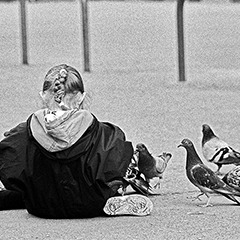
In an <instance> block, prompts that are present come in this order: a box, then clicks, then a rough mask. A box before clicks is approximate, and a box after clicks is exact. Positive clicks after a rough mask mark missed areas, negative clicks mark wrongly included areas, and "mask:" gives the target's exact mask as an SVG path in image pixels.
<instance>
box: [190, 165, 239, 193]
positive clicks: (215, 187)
mask: <svg viewBox="0 0 240 240" xmlns="http://www.w3.org/2000/svg"><path fill="white" fill-rule="evenodd" d="M192 176H193V178H194V179H195V181H196V183H197V184H198V185H199V187H200V188H201V187H203V188H206V189H209V190H212V191H214V192H216V193H219V194H222V195H224V196H225V197H226V195H237V196H240V192H238V191H235V190H234V189H233V188H231V187H229V186H228V185H227V184H226V183H225V182H223V181H222V180H221V179H220V178H219V177H218V176H217V175H216V174H215V173H214V172H213V171H212V170H211V169H210V168H208V167H207V166H205V165H203V164H198V165H196V166H195V167H194V168H193V169H192Z"/></svg>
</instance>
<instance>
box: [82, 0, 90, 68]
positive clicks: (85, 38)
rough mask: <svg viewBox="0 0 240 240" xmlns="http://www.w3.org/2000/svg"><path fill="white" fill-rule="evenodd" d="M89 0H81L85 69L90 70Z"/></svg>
mask: <svg viewBox="0 0 240 240" xmlns="http://www.w3.org/2000/svg"><path fill="white" fill-rule="evenodd" d="M87 2H88V0H81V4H82V26H83V51H84V52H83V54H84V71H85V72H90V66H89V65H90V64H89V61H90V60H89V36H88V6H87Z"/></svg>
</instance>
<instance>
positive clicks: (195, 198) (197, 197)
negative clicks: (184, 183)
mask: <svg viewBox="0 0 240 240" xmlns="http://www.w3.org/2000/svg"><path fill="white" fill-rule="evenodd" d="M203 194H204V192H201V193H199V194H198V195H197V196H195V197H193V196H192V197H189V198H192V201H195V200H197V199H198V200H199V201H202V199H201V198H199V197H200V196H202V195H203Z"/></svg>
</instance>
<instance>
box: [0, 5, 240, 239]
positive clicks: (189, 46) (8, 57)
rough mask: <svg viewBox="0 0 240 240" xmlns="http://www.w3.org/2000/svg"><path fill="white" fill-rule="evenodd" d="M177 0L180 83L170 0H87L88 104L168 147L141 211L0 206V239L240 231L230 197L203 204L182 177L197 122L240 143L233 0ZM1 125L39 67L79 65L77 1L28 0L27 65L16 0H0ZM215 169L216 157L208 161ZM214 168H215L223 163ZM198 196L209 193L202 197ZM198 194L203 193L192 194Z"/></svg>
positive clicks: (152, 143) (33, 92)
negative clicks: (43, 213) (182, 49)
mask: <svg viewBox="0 0 240 240" xmlns="http://www.w3.org/2000/svg"><path fill="white" fill-rule="evenodd" d="M219 2H221V3H220V4H217V1H214V3H210V1H202V2H201V3H197V2H192V3H190V2H186V4H185V34H186V35H185V36H186V76H187V82H184V83H180V82H178V76H177V48H176V22H175V20H176V16H175V12H176V11H175V10H176V3H175V2H173V1H169V2H126V3H124V2H90V4H89V20H90V40H91V41H90V44H91V45H90V46H91V48H90V50H91V68H92V71H91V72H90V73H83V78H84V80H85V83H86V86H87V89H88V90H89V91H91V93H92V95H93V104H92V112H93V113H94V114H95V115H96V116H97V117H98V118H99V120H101V121H110V122H113V123H115V124H117V125H119V126H121V128H122V129H123V130H124V131H125V132H126V135H127V138H128V139H129V140H131V141H132V142H133V144H134V145H135V144H136V143H138V142H143V143H145V144H146V145H147V146H148V147H149V149H150V151H151V152H153V153H161V152H163V151H169V152H171V153H172V154H173V157H172V160H171V161H170V163H169V165H168V168H167V170H166V172H165V175H164V179H163V182H162V185H161V189H160V191H159V194H158V195H155V196H151V200H152V201H153V203H154V210H153V212H152V214H151V215H150V216H147V217H125V216H121V217H109V218H108V217H99V218H94V219H76V220H47V219H40V218H36V217H34V216H32V215H30V214H28V213H27V212H26V211H25V210H17V211H15V210H14V211H2V212H1V213H0V222H1V234H0V239H3V240H5V239H6V240H7V239H194V240H198V239H199V240H200V239H203V240H205V239H239V234H240V231H239V228H238V225H239V221H240V214H239V213H238V212H237V211H238V208H239V207H238V206H236V205H235V204H232V203H231V202H230V201H229V200H227V199H224V198H223V197H221V196H216V197H213V199H212V203H213V204H214V207H211V208H201V207H199V206H198V204H199V203H198V202H192V201H191V199H189V197H191V196H192V195H196V194H197V189H196V188H195V187H194V186H192V185H191V184H190V182H189V181H188V180H187V178H186V176H185V158H186V153H185V150H184V149H178V148H177V145H178V144H179V143H180V141H181V140H182V139H183V138H186V137H187V138H190V139H191V140H192V141H193V142H194V144H195V146H196V149H197V151H198V153H199V155H200V156H201V157H202V154H201V149H200V141H201V137H202V135H201V125H202V124H203V123H208V124H210V125H211V126H212V128H213V130H214V131H215V132H216V133H217V134H218V135H219V136H220V137H221V138H223V139H225V140H226V141H227V142H229V144H231V145H232V146H233V147H234V148H235V149H239V150H240V135H239V131H240V125H239V119H240V112H239V102H240V95H239V93H238V91H239V90H240V82H239V77H240V67H239V56H240V54H239V53H240V48H239V46H238V45H239V42H240V41H239V36H240V29H239V25H240V18H239V11H240V5H238V4H230V3H229V2H228V1H219ZM0 7H1V9H3V11H2V13H1V15H0V29H1V32H0V39H1V41H0V49H1V52H0V63H1V66H0V70H1V77H0V82H1V89H0V98H1V101H0V107H1V116H0V117H1V125H0V134H2V133H3V132H4V131H5V130H6V129H9V128H11V127H12V126H14V125H16V124H17V123H18V122H20V121H24V120H25V119H26V118H27V117H28V116H29V115H30V114H31V113H32V112H33V111H35V110H36V109H38V107H39V103H38V91H39V90H40V89H41V85H42V79H43V77H44V75H45V73H46V71H47V70H48V69H49V68H50V67H52V66H53V65H56V64H59V63H62V62H65V63H68V64H70V65H73V66H74V67H76V68H78V69H79V70H80V71H82V70H83V68H82V65H83V59H82V45H81V44H82V43H81V18H80V10H79V9H80V5H79V3H78V2H70V3H69V2H67V3H66V2H60V3H53V2H51V3H46V2H44V3H30V4H28V5H27V7H28V21H29V25H28V34H29V63H30V64H29V65H28V66H22V65H21V64H20V63H21V51H20V50H21V49H20V48H19V46H20V42H19V22H18V20H19V16H18V10H19V8H18V4H17V3H16V2H13V3H8V4H6V3H0ZM208 166H210V167H211V168H212V169H214V170H216V167H215V166H214V165H211V164H208ZM231 167H232V166H229V167H223V171H225V172H226V171H227V170H229V169H230V168H231ZM203 200H204V201H205V200H206V199H204V198H203ZM200 203H201V202H200Z"/></svg>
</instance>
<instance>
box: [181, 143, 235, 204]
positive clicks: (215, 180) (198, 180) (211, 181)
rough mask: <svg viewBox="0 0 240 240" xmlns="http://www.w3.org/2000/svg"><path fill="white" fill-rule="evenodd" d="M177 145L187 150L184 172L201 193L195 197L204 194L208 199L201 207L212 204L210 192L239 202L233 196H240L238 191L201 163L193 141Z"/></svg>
mask: <svg viewBox="0 0 240 240" xmlns="http://www.w3.org/2000/svg"><path fill="white" fill-rule="evenodd" d="M178 147H184V148H185V149H186V151H187V157H186V174H187V177H188V179H189V181H190V182H191V183H192V184H193V185H195V186H196V187H197V188H199V189H200V191H201V193H200V194H199V195H198V196H197V197H196V198H195V199H199V197H200V196H201V195H204V194H205V195H206V196H207V198H208V201H207V203H206V204H205V205H203V207H208V206H212V205H211V204H210V195H209V194H212V193H215V194H216V193H217V194H220V195H222V196H224V197H226V198H228V199H230V200H231V201H233V202H235V203H237V204H240V202H239V201H238V200H237V199H236V198H235V196H240V192H239V191H236V190H235V189H233V188H232V187H230V186H228V185H227V184H226V183H225V182H223V181H222V180H221V178H219V177H218V176H217V174H216V173H214V172H213V171H212V170H211V169H210V168H208V167H207V166H206V165H204V164H203V162H202V160H201V159H200V157H199V156H198V154H197V152H196V150H195V147H194V145H193V143H192V142H191V141H190V140H189V139H184V140H182V142H181V144H180V145H179V146H178Z"/></svg>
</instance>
